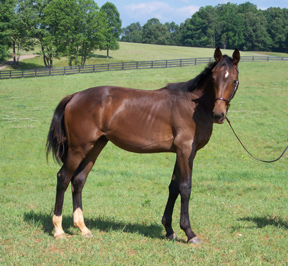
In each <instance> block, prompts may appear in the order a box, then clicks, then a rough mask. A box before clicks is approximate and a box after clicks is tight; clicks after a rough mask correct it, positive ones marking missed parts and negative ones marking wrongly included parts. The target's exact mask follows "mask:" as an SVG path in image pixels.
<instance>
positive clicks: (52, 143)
mask: <svg viewBox="0 0 288 266" xmlns="http://www.w3.org/2000/svg"><path fill="white" fill-rule="evenodd" d="M72 97H73V94H72V95H69V96H66V97H65V98H64V99H62V101H61V102H60V103H59V104H58V106H57V107H56V109H55V112H54V116H53V118H52V121H51V125H50V129H49V132H48V136H47V142H46V158H47V160H48V155H49V152H50V151H51V149H52V153H53V157H54V159H55V160H56V161H57V162H58V163H59V164H61V162H62V163H64V161H65V159H66V156H67V135H66V131H65V125H64V111H65V107H66V105H67V103H68V102H69V101H70V100H71V99H72Z"/></svg>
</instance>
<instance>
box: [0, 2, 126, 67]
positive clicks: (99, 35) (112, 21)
mask: <svg viewBox="0 0 288 266" xmlns="http://www.w3.org/2000/svg"><path fill="white" fill-rule="evenodd" d="M120 33H121V19H120V14H119V12H118V10H117V8H116V7H115V5H114V4H112V3H110V2H107V3H106V4H104V5H103V6H102V7H101V8H99V7H98V6H97V4H96V3H95V2H94V1H93V0H65V1H62V0H0V61H1V60H3V59H4V58H5V57H6V56H7V52H8V49H9V48H10V47H12V50H13V58H14V64H15V66H17V65H18V62H19V57H20V55H21V52H22V51H23V50H26V51H29V50H33V48H34V47H35V46H36V45H38V46H40V52H39V54H40V55H42V56H43V61H44V64H45V66H46V67H52V66H53V59H54V58H59V57H61V56H67V57H68V58H69V65H70V66H71V65H72V64H73V63H74V64H75V65H78V64H81V65H84V64H85V61H86V59H87V57H88V56H89V55H90V54H91V53H92V51H93V50H96V49H100V50H107V57H108V56H109V50H116V49H118V48H119V44H118V40H119V35H120Z"/></svg>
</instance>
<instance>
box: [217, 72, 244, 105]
mask: <svg viewBox="0 0 288 266" xmlns="http://www.w3.org/2000/svg"><path fill="white" fill-rule="evenodd" d="M236 70H237V72H238V73H239V70H238V68H236ZM238 86H239V80H238V79H237V80H236V85H235V88H234V90H233V92H232V94H231V95H230V98H229V100H227V99H225V98H222V97H219V98H216V99H215V102H216V101H218V100H219V101H224V102H225V103H226V105H227V106H228V109H229V107H230V102H231V100H232V99H233V97H234V95H235V93H236V91H237V89H238Z"/></svg>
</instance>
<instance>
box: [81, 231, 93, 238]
mask: <svg viewBox="0 0 288 266" xmlns="http://www.w3.org/2000/svg"><path fill="white" fill-rule="evenodd" d="M82 235H83V236H84V237H86V238H91V237H93V235H92V233H91V232H90V231H89V232H88V233H86V234H82Z"/></svg>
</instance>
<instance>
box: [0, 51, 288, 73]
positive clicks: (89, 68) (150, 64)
mask: <svg viewBox="0 0 288 266" xmlns="http://www.w3.org/2000/svg"><path fill="white" fill-rule="evenodd" d="M213 60H214V58H213V57H203V58H186V59H170V60H154V61H139V62H123V63H110V64H96V65H85V66H72V67H55V68H38V69H25V70H24V69H23V70H4V71H0V79H14V78H32V77H46V76H59V75H74V74H83V73H97V72H104V71H119V70H134V69H151V68H171V67H185V66H192V65H199V64H207V63H209V62H212V61H213ZM256 61H258V62H259V61H288V57H272V56H242V57H241V62H256Z"/></svg>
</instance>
